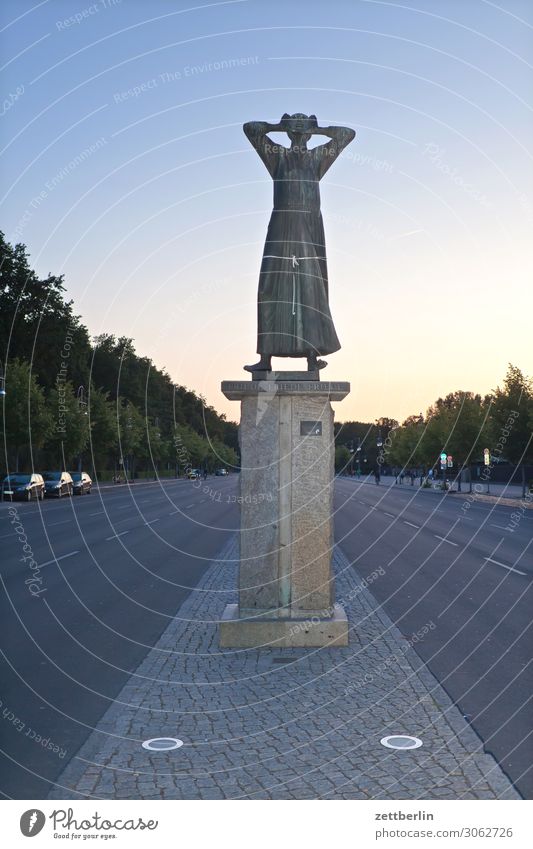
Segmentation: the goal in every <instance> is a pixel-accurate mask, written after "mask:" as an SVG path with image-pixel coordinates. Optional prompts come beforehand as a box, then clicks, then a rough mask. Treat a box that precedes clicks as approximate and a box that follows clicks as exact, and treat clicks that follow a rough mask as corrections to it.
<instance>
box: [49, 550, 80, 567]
mask: <svg viewBox="0 0 533 849" xmlns="http://www.w3.org/2000/svg"><path fill="white" fill-rule="evenodd" d="M79 553H80V552H79V551H78V550H76V551H69V553H68V554H62V555H61V557H55V558H54V559H53V560H47V561H46V563H40V564H39V569H41V567H42V566H50V564H51V563H57V562H58V561H59V560H65V559H66V558H67V557H74V555H75V554H79Z"/></svg>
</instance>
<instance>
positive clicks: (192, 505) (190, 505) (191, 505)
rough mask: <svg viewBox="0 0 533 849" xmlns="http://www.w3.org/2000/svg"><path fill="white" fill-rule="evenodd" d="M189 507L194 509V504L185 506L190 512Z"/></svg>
mask: <svg viewBox="0 0 533 849" xmlns="http://www.w3.org/2000/svg"><path fill="white" fill-rule="evenodd" d="M189 507H194V504H186V505H185V509H186V510H188V509H189Z"/></svg>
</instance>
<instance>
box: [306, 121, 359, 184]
mask: <svg viewBox="0 0 533 849" xmlns="http://www.w3.org/2000/svg"><path fill="white" fill-rule="evenodd" d="M313 135H318V136H328V137H329V138H330V139H331V141H329V142H327V143H326V144H321V145H319V146H318V147H316V148H315V150H316V155H317V156H319V157H320V160H321V167H320V177H323V176H324V174H325V173H326V171H327V170H328V168H329V167H330V165H332V164H333V163H334V162H335V160H336V159H337V157H338V155H339V154H340V153H342V151H343V150H344V148H345V147H347V146H348V145H349V144H350V142H352V141H353V140H354V138H355V130H352V129H351V127H316V128H315V129H313Z"/></svg>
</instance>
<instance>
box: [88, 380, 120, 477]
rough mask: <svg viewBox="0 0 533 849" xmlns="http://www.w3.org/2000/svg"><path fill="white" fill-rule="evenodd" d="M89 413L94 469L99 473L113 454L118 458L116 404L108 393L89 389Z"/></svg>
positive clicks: (92, 388)
mask: <svg viewBox="0 0 533 849" xmlns="http://www.w3.org/2000/svg"><path fill="white" fill-rule="evenodd" d="M87 412H88V416H89V427H90V435H89V438H90V450H91V458H92V464H93V468H94V469H95V470H96V471H97V470H98V469H99V468H104V465H105V463H106V461H107V459H108V457H109V454H110V453H111V452H113V454H114V455H115V456H116V445H117V441H118V420H117V411H116V404H115V403H113V401H110V400H109V397H108V394H107V392H102V391H100V390H99V389H96V388H95V387H94V386H93V385H91V386H90V388H89V397H88V406H87Z"/></svg>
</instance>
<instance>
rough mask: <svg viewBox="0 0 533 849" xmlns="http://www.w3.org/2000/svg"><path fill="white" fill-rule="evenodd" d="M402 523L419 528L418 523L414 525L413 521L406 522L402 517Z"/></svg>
mask: <svg viewBox="0 0 533 849" xmlns="http://www.w3.org/2000/svg"><path fill="white" fill-rule="evenodd" d="M402 521H403V523H404V525H409V526H410V527H411V528H418V529H419V530H420V525H415V523H414V522H408V521H407V519H402Z"/></svg>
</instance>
